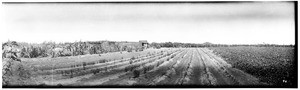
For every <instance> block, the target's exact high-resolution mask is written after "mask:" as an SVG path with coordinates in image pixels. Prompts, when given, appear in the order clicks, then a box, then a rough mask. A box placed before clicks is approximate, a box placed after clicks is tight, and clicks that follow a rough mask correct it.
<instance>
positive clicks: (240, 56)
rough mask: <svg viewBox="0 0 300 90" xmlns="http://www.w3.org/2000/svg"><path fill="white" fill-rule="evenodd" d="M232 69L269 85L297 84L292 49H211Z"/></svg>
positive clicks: (239, 47)
mask: <svg viewBox="0 0 300 90" xmlns="http://www.w3.org/2000/svg"><path fill="white" fill-rule="evenodd" d="M210 49H212V50H214V53H215V54H217V55H219V56H221V57H222V58H224V60H225V61H226V62H228V63H229V64H231V65H232V66H233V67H234V68H237V69H240V70H243V71H245V72H247V73H249V74H251V75H254V76H256V77H258V78H259V79H260V81H261V82H265V83H267V84H270V85H274V86H280V87H289V86H292V85H295V84H296V83H295V82H297V81H296V80H297V76H296V75H295V74H296V72H297V71H296V70H297V69H296V63H295V58H294V57H295V56H294V47H255V46H252V47H246V46H238V47H212V48H210Z"/></svg>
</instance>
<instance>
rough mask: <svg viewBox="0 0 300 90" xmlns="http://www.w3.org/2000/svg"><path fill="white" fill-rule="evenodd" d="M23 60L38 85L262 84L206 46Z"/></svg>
mask: <svg viewBox="0 0 300 90" xmlns="http://www.w3.org/2000/svg"><path fill="white" fill-rule="evenodd" d="M22 62H23V63H26V64H27V65H29V66H32V67H33V70H34V71H33V72H34V74H32V75H33V76H35V79H37V80H38V85H47V86H99V85H100V86H109V85H116V86H135V85H140V86H153V85H200V86H201V85H202V86H230V85H241V86H243V85H244V86H247V85H264V83H261V82H259V79H258V78H256V77H254V76H252V75H250V74H248V73H245V72H243V71H241V70H239V69H236V68H233V67H232V65H230V64H228V63H227V62H226V61H224V60H223V59H222V58H220V57H218V56H216V55H214V54H213V51H212V50H209V49H208V48H161V49H152V48H149V49H146V50H144V51H139V52H113V53H106V54H102V55H101V56H99V55H98V54H93V55H80V56H70V57H57V58H22Z"/></svg>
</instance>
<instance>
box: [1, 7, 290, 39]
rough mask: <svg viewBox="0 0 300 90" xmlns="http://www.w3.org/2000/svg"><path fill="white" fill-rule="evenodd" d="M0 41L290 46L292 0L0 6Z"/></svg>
mask: <svg viewBox="0 0 300 90" xmlns="http://www.w3.org/2000/svg"><path fill="white" fill-rule="evenodd" d="M2 7H4V8H3V9H4V27H5V30H3V32H4V33H2V35H3V37H4V38H2V39H3V40H4V41H7V40H8V39H9V40H15V41H22V42H38V43H40V42H43V41H50V40H51V41H56V42H66V41H68V42H73V41H79V40H82V41H86V40H88V41H98V40H110V41H139V40H148V41H149V42H168V41H171V42H184V43H203V42H211V43H220V44H258V43H263V42H264V43H270V44H294V41H295V28H294V27H295V26H294V9H293V7H294V6H293V3H286V2H255V3H217V4H211V3H163V4H161V3H160V4H159V3H152V4H151V3H146V4H145V3H134V4H132V3H125V4H124V3H123V4H120V3H119V4H116V3H115V4H111V3H110V4H109V3H88V4H87V3H85V4H84V3H69V4H66V3H64V4H62V3H61V4H57V3H56V4H55V3H52V4H45V3H44V4H4V5H2Z"/></svg>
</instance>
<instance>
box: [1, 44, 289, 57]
mask: <svg viewBox="0 0 300 90" xmlns="http://www.w3.org/2000/svg"><path fill="white" fill-rule="evenodd" d="M11 42H14V43H16V44H17V47H16V48H18V49H16V50H17V51H16V52H17V56H18V57H21V58H37V57H63V56H78V55H85V54H102V53H108V52H119V51H128V52H132V51H142V50H143V49H144V48H143V46H142V45H141V43H139V42H115V41H85V42H82V41H78V42H66V43H55V42H43V43H40V44H35V43H26V42H15V41H8V42H5V43H2V51H3V50H4V46H5V45H6V44H8V43H11ZM235 46H256V47H293V46H294V45H277V44H252V45H249V44H232V45H228V44H212V43H209V42H205V43H201V44H196V43H180V42H163V43H156V42H153V43H151V44H149V45H148V47H152V48H162V47H164V48H179V47H181V48H190V47H193V48H195V47H235ZM6 53H7V52H5V51H3V52H2V57H4V58H5V57H6V55H5V54H6Z"/></svg>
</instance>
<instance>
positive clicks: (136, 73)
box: [133, 70, 140, 78]
mask: <svg viewBox="0 0 300 90" xmlns="http://www.w3.org/2000/svg"><path fill="white" fill-rule="evenodd" d="M139 76H140V72H139V71H138V70H134V71H133V78H137V77H139Z"/></svg>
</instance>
